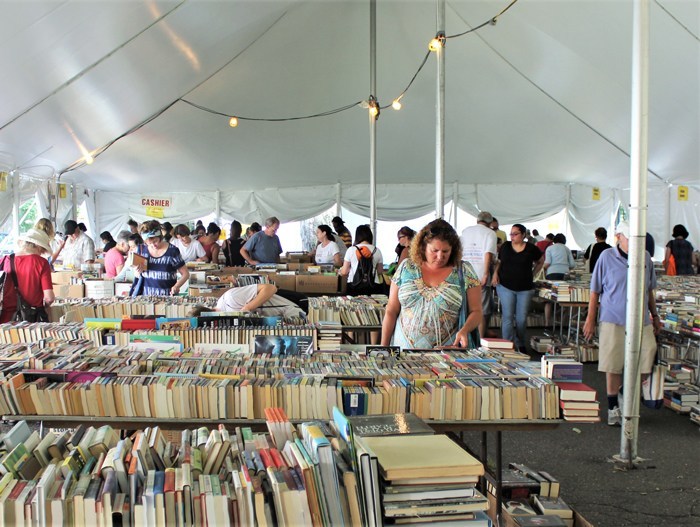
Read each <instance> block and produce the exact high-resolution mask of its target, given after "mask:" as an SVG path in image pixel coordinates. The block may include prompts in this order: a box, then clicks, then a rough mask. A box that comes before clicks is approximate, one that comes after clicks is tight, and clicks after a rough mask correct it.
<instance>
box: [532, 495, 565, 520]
mask: <svg viewBox="0 0 700 527" xmlns="http://www.w3.org/2000/svg"><path fill="white" fill-rule="evenodd" d="M533 505H534V506H535V508H536V509H537V510H539V511H540V512H541V513H542V514H553V515H556V516H559V517H560V518H563V519H565V520H566V519H572V518H573V517H574V511H572V510H571V507H569V506H568V505H567V504H566V503H565V502H564V500H562V499H561V498H547V497H544V496H537V495H536V496H535V497H534V498H533Z"/></svg>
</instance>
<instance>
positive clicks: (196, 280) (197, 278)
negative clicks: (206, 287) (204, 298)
mask: <svg viewBox="0 0 700 527" xmlns="http://www.w3.org/2000/svg"><path fill="white" fill-rule="evenodd" d="M206 281H207V272H206V271H190V284H191V285H194V284H204V283H206Z"/></svg>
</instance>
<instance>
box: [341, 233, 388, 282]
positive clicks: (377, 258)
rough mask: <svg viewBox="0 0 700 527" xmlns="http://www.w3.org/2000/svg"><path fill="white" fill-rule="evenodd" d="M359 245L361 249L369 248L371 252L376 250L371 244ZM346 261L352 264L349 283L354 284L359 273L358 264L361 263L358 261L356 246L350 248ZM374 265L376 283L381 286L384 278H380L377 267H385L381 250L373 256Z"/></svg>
mask: <svg viewBox="0 0 700 527" xmlns="http://www.w3.org/2000/svg"><path fill="white" fill-rule="evenodd" d="M357 245H358V246H360V247H362V246H364V247H367V248H368V249H369V252H372V251H374V249H375V247H374V245H370V244H369V243H364V242H363V243H358V244H357ZM345 261H346V262H350V274H348V283H350V282H352V279H353V278H355V271H357V264H358V263H359V261H358V259H357V249H356V248H355V246H354V245H352V246H350V247H348V251H347V252H346V253H345ZM372 263H373V264H374V281H375V282H376V283H378V284H380V283H382V278H381V277H380V276H379V273H377V266H378V265H379V266H383V265H384V260H383V259H382V252H381V251H380V250H379V249H377V250H376V251H374V256H372Z"/></svg>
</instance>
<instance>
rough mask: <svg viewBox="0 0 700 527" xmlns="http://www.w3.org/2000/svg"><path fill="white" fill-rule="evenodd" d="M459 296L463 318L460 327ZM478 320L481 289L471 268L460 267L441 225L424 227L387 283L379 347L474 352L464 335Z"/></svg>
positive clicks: (456, 249)
mask: <svg viewBox="0 0 700 527" xmlns="http://www.w3.org/2000/svg"><path fill="white" fill-rule="evenodd" d="M465 295H466V300H467V304H468V313H465V317H466V320H465V321H464V323H463V324H461V325H460V310H461V309H462V305H463V303H464V297H465ZM480 320H481V284H480V282H479V278H478V277H477V276H476V273H475V272H474V269H473V268H472V266H471V264H470V263H469V262H462V243H461V242H460V240H459V236H458V235H457V233H456V232H455V230H454V229H453V228H452V226H451V225H450V224H449V223H447V222H446V221H445V220H441V219H438V220H435V221H432V222H430V223H428V225H426V226H425V227H423V228H422V229H421V231H420V232H419V233H418V234H417V235H416V236H415V237H414V238H413V241H412V242H411V250H410V257H409V258H407V259H405V260H404V261H403V262H402V263H401V265H399V267H398V269H397V270H396V273H395V274H394V277H393V278H392V280H391V289H390V292H389V303H388V304H387V307H386V312H385V315H384V322H383V324H382V345H383V346H388V345H389V344H390V343H392V344H393V345H395V346H401V347H402V348H433V347H435V346H444V345H450V344H454V345H456V346H460V347H475V346H477V345H478V343H476V342H470V339H469V333H470V332H471V331H472V330H474V329H475V328H477V327H478V325H479V321H480Z"/></svg>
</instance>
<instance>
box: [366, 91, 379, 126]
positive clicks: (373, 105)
mask: <svg viewBox="0 0 700 527" xmlns="http://www.w3.org/2000/svg"><path fill="white" fill-rule="evenodd" d="M367 103H368V104H369V114H370V116H372V117H373V118H374V120H375V121H376V120H377V119H378V118H379V114H380V113H381V110H380V109H379V102H378V101H377V99H376V98H375V96H374V95H370V96H369V101H367Z"/></svg>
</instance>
